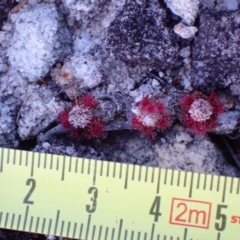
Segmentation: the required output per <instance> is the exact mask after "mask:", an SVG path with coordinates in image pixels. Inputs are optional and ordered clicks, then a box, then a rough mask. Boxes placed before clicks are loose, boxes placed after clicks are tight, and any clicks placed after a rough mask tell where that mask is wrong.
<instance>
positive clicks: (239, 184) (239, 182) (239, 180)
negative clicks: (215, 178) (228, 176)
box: [237, 178, 240, 194]
mask: <svg viewBox="0 0 240 240" xmlns="http://www.w3.org/2000/svg"><path fill="white" fill-rule="evenodd" d="M239 190H240V178H239V179H238V185H237V194H239Z"/></svg>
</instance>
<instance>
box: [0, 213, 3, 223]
mask: <svg viewBox="0 0 240 240" xmlns="http://www.w3.org/2000/svg"><path fill="white" fill-rule="evenodd" d="M2 215H3V213H2V212H0V226H1V222H2Z"/></svg>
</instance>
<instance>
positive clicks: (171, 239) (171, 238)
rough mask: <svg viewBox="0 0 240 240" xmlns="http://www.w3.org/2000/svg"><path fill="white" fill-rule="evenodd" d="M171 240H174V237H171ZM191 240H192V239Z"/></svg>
mask: <svg viewBox="0 0 240 240" xmlns="http://www.w3.org/2000/svg"><path fill="white" fill-rule="evenodd" d="M170 240H173V237H172V236H171V237H170ZM191 240H192V239H191Z"/></svg>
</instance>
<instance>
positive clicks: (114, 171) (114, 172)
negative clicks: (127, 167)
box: [113, 161, 116, 178]
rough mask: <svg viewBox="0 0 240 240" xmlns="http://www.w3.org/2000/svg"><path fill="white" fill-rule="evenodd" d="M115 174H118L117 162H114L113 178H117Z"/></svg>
mask: <svg viewBox="0 0 240 240" xmlns="http://www.w3.org/2000/svg"><path fill="white" fill-rule="evenodd" d="M115 174H116V161H114V163H113V178H115Z"/></svg>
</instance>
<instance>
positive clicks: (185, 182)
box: [183, 172, 188, 187]
mask: <svg viewBox="0 0 240 240" xmlns="http://www.w3.org/2000/svg"><path fill="white" fill-rule="evenodd" d="M187 173H188V172H184V184H183V187H186V186H187Z"/></svg>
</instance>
